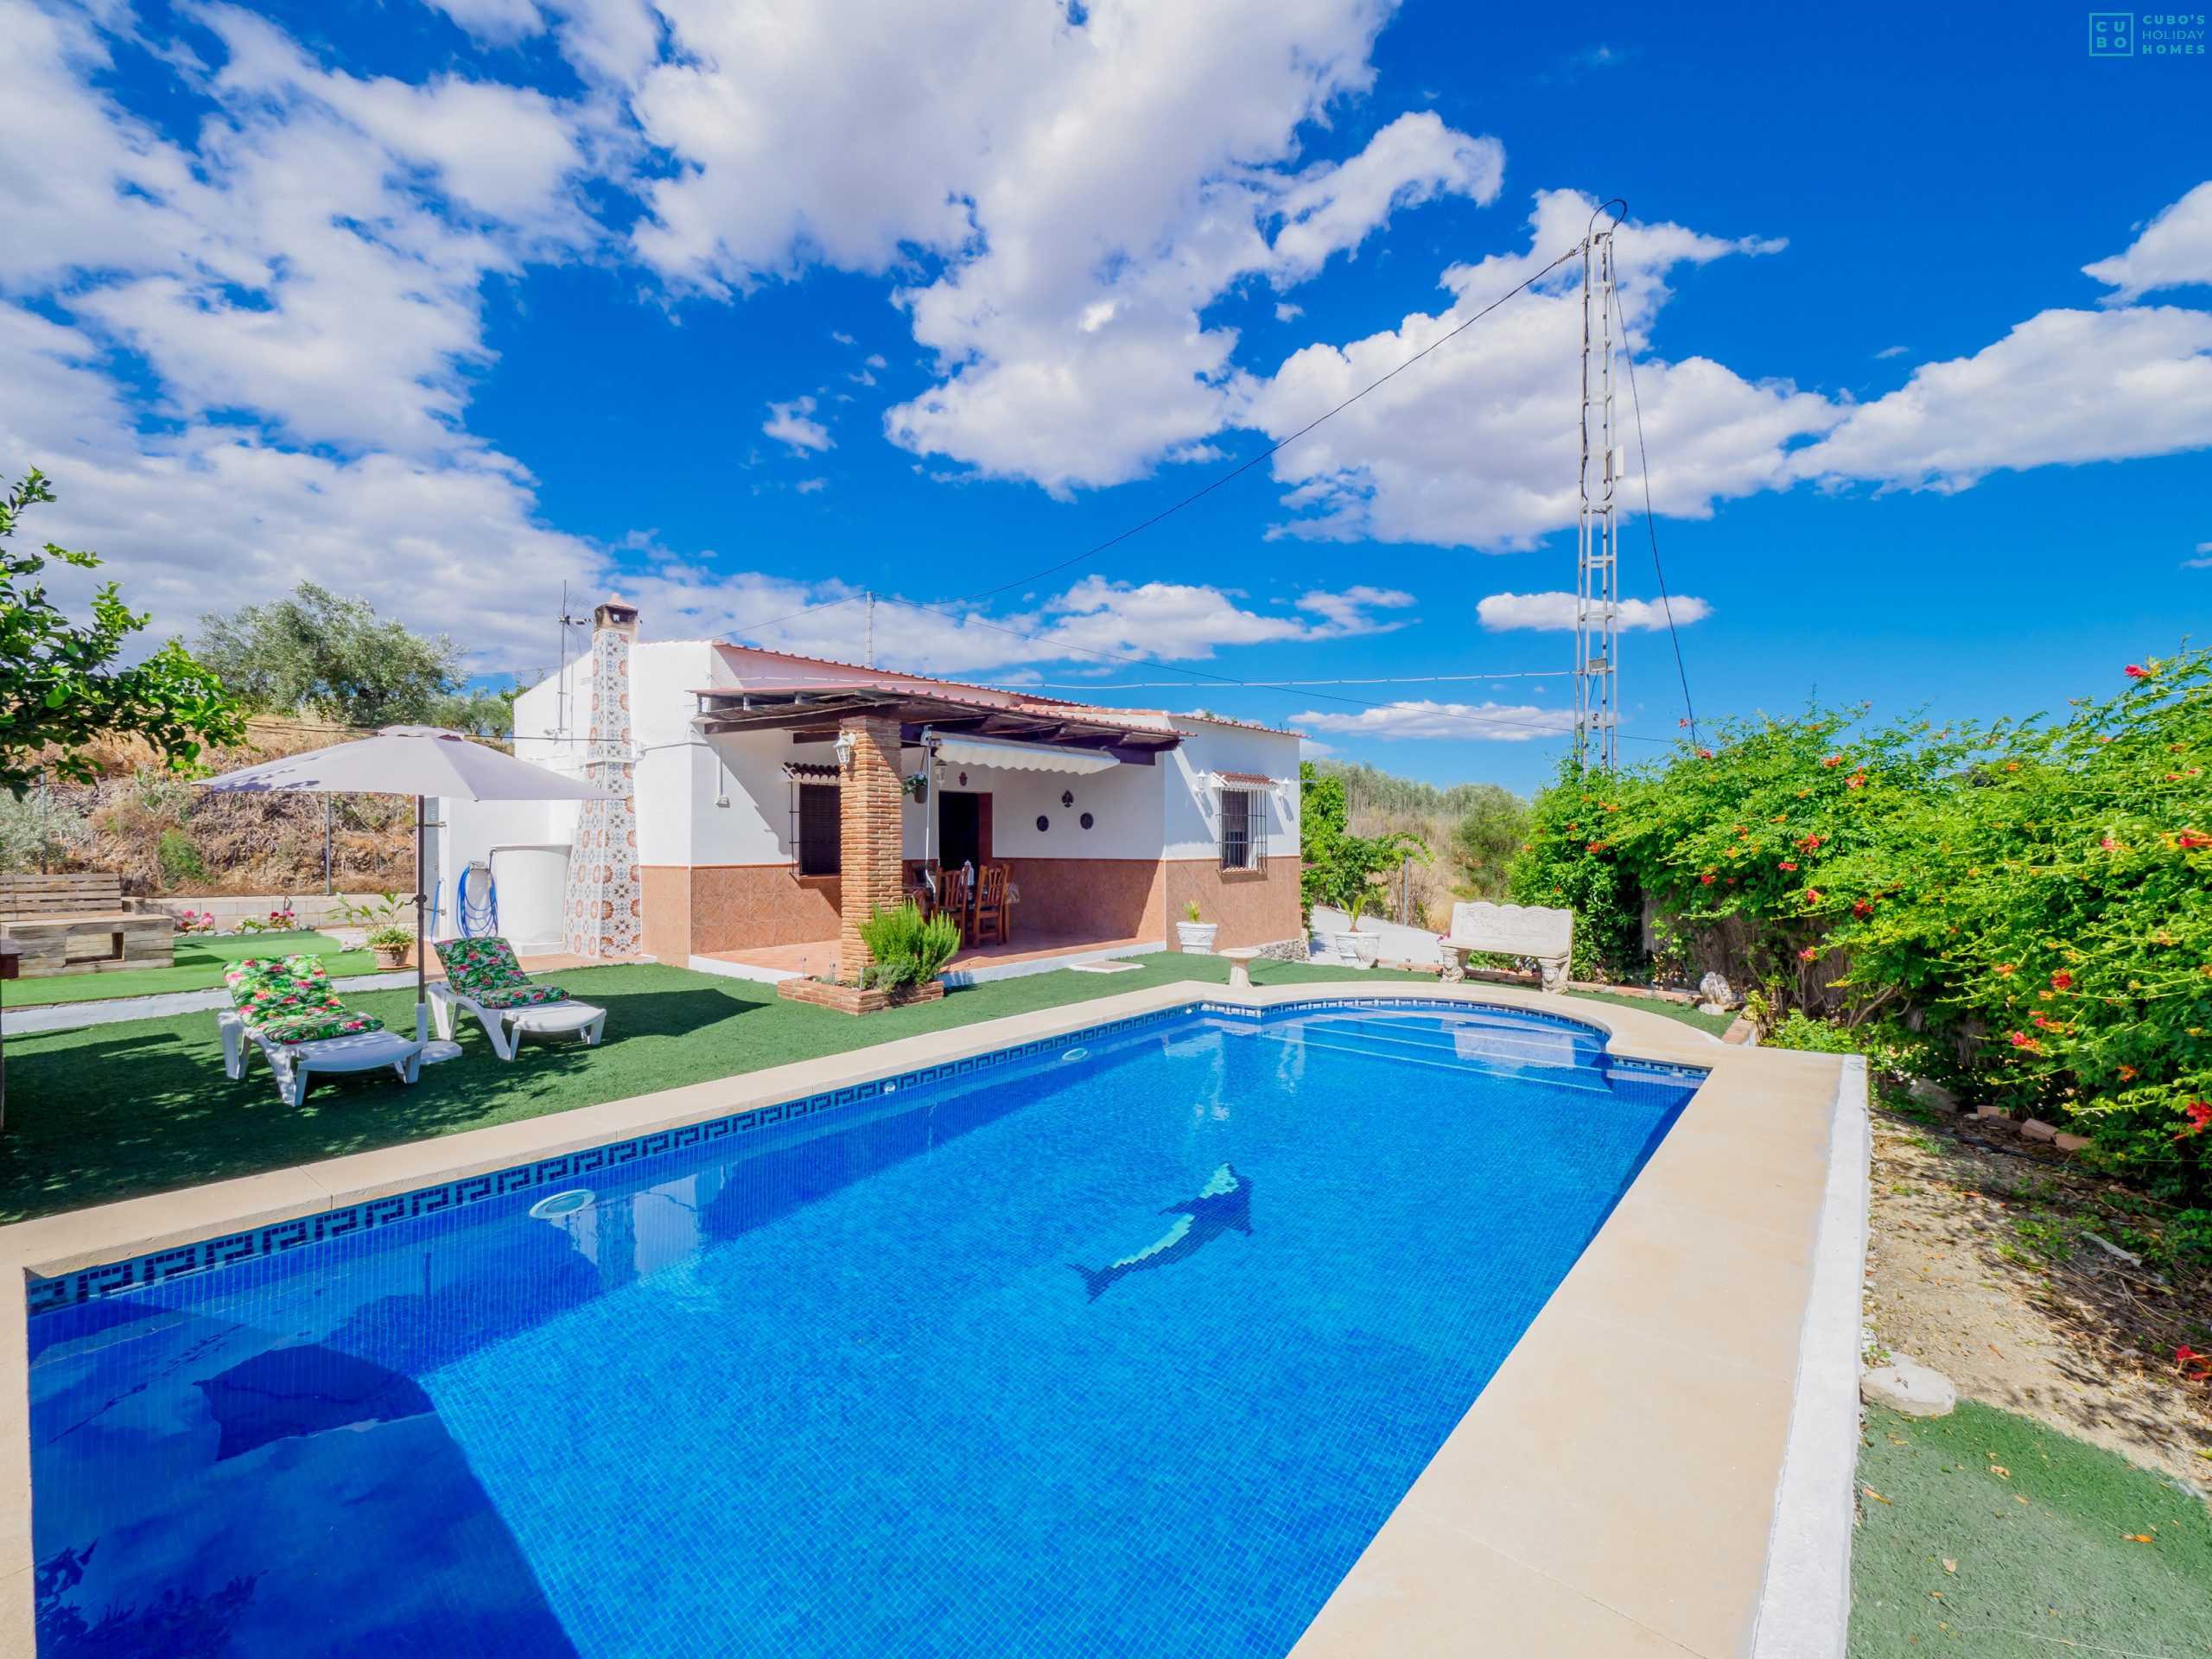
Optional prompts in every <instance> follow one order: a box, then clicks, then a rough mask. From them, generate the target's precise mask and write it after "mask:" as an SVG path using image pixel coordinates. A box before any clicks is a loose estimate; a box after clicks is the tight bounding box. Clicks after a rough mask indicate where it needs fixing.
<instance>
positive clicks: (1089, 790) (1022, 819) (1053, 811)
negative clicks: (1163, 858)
mask: <svg viewBox="0 0 2212 1659" xmlns="http://www.w3.org/2000/svg"><path fill="white" fill-rule="evenodd" d="M910 758H913V757H910ZM962 772H966V773H967V774H968V785H967V789H968V791H969V792H970V793H974V794H985V793H988V795H989V796H990V798H991V856H992V857H994V858H1157V857H1159V856H1160V789H1161V782H1162V780H1163V779H1165V778H1166V776H1167V775H1168V772H1167V768H1166V766H1163V765H1161V764H1160V763H1159V762H1157V761H1155V762H1154V764H1153V765H1151V766H1109V767H1108V768H1107V769H1106V770H1105V771H1103V772H1091V773H1090V774H1089V775H1088V776H1085V777H1077V776H1076V775H1075V774H1074V773H1072V772H1024V771H1020V770H1018V769H1016V768H1014V767H1010V766H959V765H956V764H954V763H953V762H951V761H949V760H945V761H939V762H938V774H939V777H938V785H937V786H938V788H939V789H946V790H951V791H956V792H957V791H959V790H960V788H961V785H960V783H959V778H960V774H961V773H962ZM1064 793H1065V794H1071V795H1073V796H1074V797H1075V804H1074V805H1073V806H1062V805H1061V804H1060V797H1061V795H1062V794H1064ZM907 811H908V814H909V817H911V818H912V819H913V820H914V821H915V822H916V823H918V822H919V819H920V814H919V812H918V811H917V810H915V809H914V808H913V807H912V805H911V804H910V805H909V807H908V809H907ZM1086 812H1088V813H1090V816H1091V818H1092V820H1093V822H1092V824H1091V827H1090V829H1084V828H1083V824H1082V819H1083V815H1084V813H1086ZM1040 816H1041V817H1045V818H1046V819H1047V820H1048V821H1049V823H1050V824H1051V826H1052V827H1051V828H1050V829H1044V830H1039V829H1038V828H1037V820H1038V818H1039V817H1040ZM908 855H909V856H910V857H915V858H918V857H920V856H921V852H920V849H919V847H918V845H913V846H910V848H909V851H908Z"/></svg>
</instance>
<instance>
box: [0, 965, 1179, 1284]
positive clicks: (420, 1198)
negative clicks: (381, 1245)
mask: <svg viewBox="0 0 2212 1659" xmlns="http://www.w3.org/2000/svg"><path fill="white" fill-rule="evenodd" d="M1193 1011H1194V1006H1193V1005H1185V1007H1178V1008H1162V1009H1159V1010H1157V1011H1155V1012H1154V1013H1151V1014H1135V1015H1132V1016H1131V1017H1129V1018H1128V1019H1126V1020H1114V1021H1112V1022H1111V1023H1109V1024H1106V1025H1101V1026H1090V1027H1085V1028H1084V1029H1083V1030H1081V1031H1073V1032H1069V1033H1065V1034H1064V1035H1061V1036H1058V1037H1044V1038H1039V1039H1037V1040H1036V1041H1034V1042H1028V1043H1020V1044H1017V1045H1015V1046H1014V1047H1011V1048H1001V1049H994V1050H993V1051H992V1052H989V1053H988V1054H971V1055H969V1056H968V1057H967V1058H964V1059H959V1060H948V1061H946V1062H945V1063H944V1065H932V1066H925V1067H922V1068H921V1069H919V1070H918V1071H902V1072H900V1073H899V1075H898V1076H897V1077H882V1078H879V1079H877V1080H876V1081H874V1082H873V1083H861V1084H854V1085H853V1086H852V1087H851V1088H849V1089H836V1090H826V1091H824V1092H823V1093H821V1094H815V1095H802V1096H798V1097H797V1098H795V1099H791V1100H785V1101H779V1102H776V1103H774V1104H772V1105H768V1106H759V1107H755V1108H753V1109H752V1110H750V1111H744V1112H735V1113H733V1114H731V1115H730V1116H727V1117H716V1118H709V1119H708V1120H706V1121H705V1122H699V1123H687V1124H685V1125H683V1127H681V1128H674V1129H664V1130H660V1131H658V1132H656V1133H654V1134H652V1135H639V1136H638V1137H637V1138H636V1139H634V1140H630V1141H613V1142H611V1143H610V1144H608V1145H607V1146H604V1147H592V1148H591V1149H590V1150H589V1151H587V1152H577V1153H569V1154H564V1155H563V1156H561V1157H558V1158H543V1159H540V1160H537V1161H536V1162H534V1163H528V1164H521V1165H518V1166H515V1167H514V1168H512V1169H501V1170H493V1171H491V1172H489V1173H486V1174H482V1175H471V1176H467V1177H466V1178H464V1179H461V1180H457V1181H448V1182H444V1183H442V1185H436V1186H426V1187H423V1188H420V1189H419V1190H417V1191H416V1192H397V1193H394V1194H393V1195H392V1196H391V1197H390V1198H372V1199H371V1200H369V1201H368V1202H367V1203H365V1204H349V1205H340V1207H338V1208H337V1209H335V1210H326V1211H321V1213H319V1214H316V1215H312V1216H301V1217H296V1218H295V1219H293V1220H290V1221H280V1222H273V1223H270V1224H267V1225H265V1226H261V1227H256V1228H251V1229H249V1230H245V1231H243V1232H237V1233H226V1234H224V1235H223V1236H220V1237H217V1238H206V1239H200V1240H197V1241H195V1242H194V1243H189V1244H180V1245H177V1246H175V1248H173V1249H166V1250H156V1251H154V1252H151V1253H150V1254H148V1255H137V1256H132V1257H130V1259H129V1260H127V1261H123V1262H104V1263H102V1264H101V1265H99V1266H98V1267H92V1268H79V1270H77V1271H76V1272H74V1273H67V1274H62V1275H60V1277H58V1278H54V1279H39V1278H33V1279H31V1280H30V1281H29V1287H28V1289H27V1293H26V1304H27V1306H28V1309H29V1313H30V1314H31V1316H32V1317H34V1318H35V1317H36V1316H37V1315H39V1314H41V1313H57V1312H59V1311H60V1310H61V1309H63V1308H67V1307H74V1306H77V1305H78V1304H79V1302H87V1301H92V1300H98V1299H99V1298H101V1297H105V1296H114V1295H118V1294H122V1293H124V1292H126V1291H132V1290H143V1289H144V1288H145V1287H148V1286H149V1285H157V1284H165V1283H167V1282H168V1281H171V1280H174V1279H181V1278H184V1277H186V1276H187V1275H188V1274H202V1273H208V1272H211V1271H213V1270H214V1269H217V1268H227V1267H234V1266H236V1265H238V1263H240V1262H254V1261H258V1260H263V1259H265V1258H267V1257H270V1256H274V1255H283V1254H284V1253H285V1252H286V1251H289V1250H296V1249H300V1248H302V1246H304V1245H308V1244H319V1243H323V1242H325V1241H326V1240H332V1239H340V1238H345V1237H347V1236H353V1235H358V1234H362V1233H366V1232H370V1231H372V1230H374V1229H376V1228H378V1227H389V1226H391V1225H392V1224H394V1223H396V1222H402V1221H412V1220H414V1219H416V1218H417V1217H423V1216H434V1215H436V1214H438V1213H440V1212H441V1211H449V1210H456V1209H460V1208H463V1207H465V1206H467V1205H473V1204H483V1203H486V1202H487V1201H488V1200H490V1199H493V1198H505V1197H506V1196H507V1195H508V1194H510V1193H513V1192H528V1191H530V1190H531V1189H532V1188H536V1187H547V1186H555V1185H559V1184H561V1183H563V1182H567V1181H570V1180H573V1179H575V1178H577V1177H579V1176H582V1175H590V1174H594V1173H598V1172H600V1171H602V1170H609V1169H619V1168H620V1167H622V1166H625V1165H627V1164H634V1163H638V1162H639V1161H641V1160H646V1159H652V1158H658V1157H662V1156H664V1155H665V1154H670V1153H677V1152H683V1151H686V1150H689V1149H690V1148H692V1147H702V1146H708V1145H711V1144H712V1143H713V1142H715V1141H726V1140H730V1139H732V1138H734V1137H736V1136H740V1135H747V1134H749V1133H751V1132H752V1131H753V1130H755V1129H762V1128H768V1127H770V1126H771V1125H773V1124H778V1123H788V1122H793V1121H794V1120H796V1119H798V1118H803V1117H812V1116H816V1115H817V1114H818V1113H822V1112H830V1111H835V1110H836V1109H839V1108H842V1107H852V1106H857V1105H860V1104H861V1103H865V1102H868V1101H874V1100H878V1099H880V1098H881V1097H883V1096H886V1095H892V1094H896V1093H898V1092H899V1091H900V1090H906V1089H915V1088H921V1087H924V1086H925V1085H927V1084H933V1083H944V1082H948V1081H950V1080H953V1079H957V1078H959V1077H968V1076H971V1075H973V1074H974V1073H976V1072H979V1071H991V1070H994V1069H995V1068H997V1067H999V1066H1003V1065H1013V1064H1014V1063H1016V1062H1018V1061H1021V1060H1028V1059H1036V1058H1041V1057H1044V1056H1046V1055H1050V1054H1054V1053H1058V1052H1060V1051H1061V1050H1063V1049H1066V1048H1070V1047H1073V1046H1076V1045H1077V1044H1081V1043H1084V1042H1102V1041H1104V1040H1105V1039H1109V1038H1113V1037H1119V1036H1122V1035H1126V1034H1127V1033H1131V1032H1135V1031H1140V1030H1142V1029H1144V1028H1146V1027H1151V1026H1157V1025H1163V1024H1165V1023H1166V1022H1167V1021H1169V1020H1176V1019H1180V1018H1182V1017H1183V1016H1185V1015H1186V1014H1191V1013H1192V1012H1193Z"/></svg>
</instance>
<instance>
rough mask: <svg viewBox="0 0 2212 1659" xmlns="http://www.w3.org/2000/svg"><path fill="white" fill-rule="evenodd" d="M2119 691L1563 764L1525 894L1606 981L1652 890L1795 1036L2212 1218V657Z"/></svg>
mask: <svg viewBox="0 0 2212 1659" xmlns="http://www.w3.org/2000/svg"><path fill="white" fill-rule="evenodd" d="M2127 682H2128V683H2127V685H2126V690H2123V691H2121V692H2120V694H2119V695H2117V696H2112V697H2108V698H2105V699H2102V700H2095V701H2092V700H2087V699H2085V700H2083V701H2082V702H2079V703H2078V704H2076V705H2075V707H2074V708H2072V709H2069V711H2068V712H2067V713H2066V714H2064V715H2063V716H2060V717H2056V718H2046V717H2044V716H2040V715H2039V716H2036V717H2033V718H2031V719H2028V720H2024V721H1999V722H1996V723H1995V724H1993V725H1961V726H1957V727H1948V728H1933V727H1931V726H1930V725H1929V723H1928V722H1927V721H1919V720H1908V721H1902V722H1899V723H1897V724H1894V725H1891V726H1888V727H1883V728H1876V727H1872V726H1871V725H1870V724H1868V723H1867V721H1866V711H1865V710H1864V709H1852V710H1828V709H1817V708H1815V709H1810V710H1808V711H1807V713H1806V715H1804V716H1803V717H1802V718H1800V719H1797V720H1778V719H1773V718H1770V717H1764V716H1762V717H1760V718H1758V719H1754V720H1745V721H1730V722H1726V723H1724V724H1722V725H1720V726H1719V727H1717V728H1713V735H1712V736H1711V737H1710V738H1709V739H1708V740H1707V742H1706V743H1704V744H1694V743H1684V744H1682V745H1681V747H1678V748H1677V749H1676V750H1675V753H1673V754H1672V755H1670V756H1669V757H1667V758H1665V759H1663V760H1658V761H1656V762H1654V763H1652V764H1650V765H1649V766H1638V767H1631V768H1627V769H1624V770H1622V771H1618V772H1610V773H1605V774H1602V775H1600V774H1594V773H1593V774H1590V775H1587V776H1586V775H1584V774H1582V773H1580V772H1576V771H1574V770H1573V766H1572V765H1571V764H1570V765H1569V766H1567V768H1566V769H1565V770H1563V771H1562V772H1561V773H1560V777H1559V779H1558V780H1557V781H1556V782H1555V783H1554V785H1553V786H1552V787H1551V788H1549V789H1548V790H1546V791H1543V793H1542V794H1541V795H1540V796H1539V797H1538V798H1537V801H1536V803H1535V808H1534V810H1533V812H1532V824H1531V828H1530V830H1529V838H1528V840H1527V842H1524V844H1523V851H1522V854H1521V855H1520V856H1519V857H1518V858H1517V859H1516V861H1515V862H1514V866H1513V873H1512V874H1513V893H1514V897H1515V899H1516V900H1518V901H1519V902H1521V903H1523V904H1551V905H1559V904H1565V905H1567V906H1570V907H1572V908H1573V911H1574V912H1575V916H1576V964H1575V965H1576V968H1577V970H1578V971H1582V970H1584V965H1585V963H1590V964H1592V965H1595V966H1601V967H1603V968H1605V969H1607V970H1609V971H1611V972H1612V973H1614V974H1616V975H1618V974H1620V973H1623V972H1626V971H1633V970H1635V969H1637V967H1638V966H1640V965H1641V963H1642V961H1643V953H1642V907H1643V900H1644V898H1645V896H1646V895H1647V894H1649V895H1650V896H1651V897H1652V899H1654V901H1655V903H1656V907H1657V909H1658V911H1659V912H1660V913H1661V914H1662V915H1663V916H1665V917H1666V918H1668V926H1669V930H1670V931H1672V932H1673V933H1674V934H1675V935H1676V936H1678V937H1680V938H1682V939H1683V940H1684V941H1685V944H1688V945H1691V946H1694V945H1697V944H1700V941H1702V942H1703V943H1704V944H1706V945H1707V947H1708V949H1709V950H1725V952H1726V954H1727V956H1728V963H1729V965H1728V973H1729V977H1730V978H1731V979H1732V980H1734V981H1737V982H1751V983H1756V984H1758V985H1759V986H1760V987H1762V988H1763V994H1764V995H1766V996H1767V997H1768V999H1769V1001H1770V1005H1771V1007H1772V1008H1773V1011H1774V1014H1775V1016H1776V1018H1777V1020H1778V1022H1779V1024H1780V1025H1781V1027H1783V1028H1784V1029H1789V1030H1794V1029H1799V1028H1797V1027H1791V1026H1790V1025H1789V1014H1791V1013H1792V1012H1793V1011H1796V1012H1798V1013H1800V1014H1803V1015H1805V1016H1807V1017H1808V1021H1809V1022H1811V1023H1813V1024H1818V1023H1820V1022H1822V1021H1826V1022H1827V1024H1828V1025H1829V1026H1831V1027H1839V1028H1841V1029H1842V1030H1844V1031H1845V1032H1847V1033H1849V1034H1850V1039H1851V1042H1852V1045H1853V1047H1854V1048H1856V1049H1857V1050H1858V1051H1859V1052H1866V1053H1867V1054H1869V1056H1870V1058H1881V1061H1882V1063H1883V1064H1884V1065H1885V1066H1888V1067H1890V1069H1895V1070H1900V1071H1910V1072H1911V1073H1912V1074H1913V1075H1917V1076H1923V1077H1931V1078H1933V1079H1935V1080H1936V1081H1937V1082H1940V1083H1942V1084H1945V1085H1946V1086H1948V1087H1950V1088H1953V1089H1955V1090H1958V1091H1959V1092H1960V1093H1961V1095H1962V1096H1965V1097H1967V1098H1968V1099H1978V1100H1984V1101H1993V1102H1995V1103H2000V1104H2005V1105H2008V1106H2011V1107H2013V1108H2015V1109H2018V1108H2030V1109H2034V1110H2036V1111H2037V1112H2039V1113H2040V1114H2041V1115H2042V1116H2045V1117H2046V1118H2055V1119H2057V1120H2060V1121H2064V1120H2068V1119H2070V1120H2072V1122H2073V1126H2074V1127H2075V1128H2076V1129H2078V1130H2079V1131H2080V1132H2081V1133H2082V1134H2084V1135H2088V1136H2089V1137H2090V1138H2091V1140H2092V1141H2093V1143H2094V1146H2093V1148H2092V1150H2091V1151H2090V1152H2089V1153H2088V1154H2084V1156H2085V1157H2086V1158H2088V1159H2089V1160H2091V1161H2092V1162H2094V1163H2096V1164H2098V1165H2100V1166H2102V1167H2105V1168H2107V1169H2108V1170H2112V1171H2113V1172H2115V1173H2127V1174H2130V1175H2133V1176H2134V1177H2136V1178H2138V1179H2142V1180H2144V1181H2145V1182H2147V1183H2149V1184H2150V1185H2151V1186H2152V1190H2154V1191H2156V1192H2158V1193H2160V1194H2161V1195H2162V1196H2163V1197H2165V1198H2170V1199H2173V1200H2176V1201H2181V1202H2185V1203H2190V1204H2192V1205H2196V1206H2197V1207H2199V1208H2201V1207H2202V1203H2203V1200H2204V1199H2205V1198H2207V1197H2208V1196H2212V1034H2208V1033H2212V791H2208V789H2207V787H2206V785H2207V773H2208V771H2212V653H2208V652H2202V651H2193V652H2183V653H2180V654H2178V655H2177V656H2175V657H2173V658H2169V659H2167V660H2165V661H2163V662H2158V661H2154V662H2151V663H2148V664H2131V665H2130V666H2129V668H2128V670H2127ZM1770 1040H1771V1039H1770ZM1808 1040H1810V1039H1809V1038H1808ZM1818 1040H1820V1041H1821V1042H1823V1043H1825V1042H1827V1041H1829V1040H1832V1039H1829V1038H1827V1037H1826V1036H1821V1037H1820V1038H1819V1039H1818ZM1891 1056H1894V1057H1895V1062H1894V1064H1893V1065H1892V1062H1891V1058H1889V1057H1891Z"/></svg>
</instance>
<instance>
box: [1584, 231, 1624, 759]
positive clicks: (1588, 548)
mask: <svg viewBox="0 0 2212 1659" xmlns="http://www.w3.org/2000/svg"><path fill="white" fill-rule="evenodd" d="M1615 225H1618V220H1616V221H1615ZM1613 228H1614V227H1613V226H1607V227H1606V228H1605V230H1602V231H1599V230H1596V229H1594V228H1593V229H1592V232H1591V233H1590V238H1589V239H1588V240H1587V241H1586V242H1584V243H1583V245H1582V476H1581V490H1582V504H1581V515H1580V524H1579V525H1578V529H1577V542H1576V551H1577V554H1578V556H1579V559H1580V569H1579V570H1578V572H1577V575H1576V580H1575V591H1574V758H1575V760H1576V761H1577V762H1578V763H1579V764H1580V765H1581V766H1583V767H1584V768H1586V769H1588V768H1592V767H1596V768H1599V769H1610V768H1611V766H1613V764H1614V762H1615V760H1616V758H1617V757H1616V755H1615V753H1614V750H1615V741H1614V734H1615V732H1616V731H1617V730H1618V727H1619V724H1620V702H1619V698H1620V690H1619V687H1620V673H1619V660H1620V659H1619V658H1618V655H1617V654H1616V652H1617V646H1618V622H1619V618H1620V560H1619V556H1618V554H1619V547H1618V539H1617V537H1616V535H1615V524H1614V518H1615V514H1614V512H1613V486H1614V485H1615V484H1616V482H1618V480H1619V477H1620V474H1621V473H1622V472H1623V470H1624V467H1623V462H1624V460H1625V459H1626V452H1625V451H1624V450H1622V449H1620V448H1617V447H1616V446H1615V444H1614V442H1613V333H1612V317H1613Z"/></svg>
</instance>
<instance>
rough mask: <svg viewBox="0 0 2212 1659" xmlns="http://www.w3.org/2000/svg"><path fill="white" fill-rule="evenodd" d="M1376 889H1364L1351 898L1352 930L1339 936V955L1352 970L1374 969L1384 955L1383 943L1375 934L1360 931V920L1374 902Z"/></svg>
mask: <svg viewBox="0 0 2212 1659" xmlns="http://www.w3.org/2000/svg"><path fill="white" fill-rule="evenodd" d="M1374 898H1375V889H1374V888H1372V887H1363V888H1361V889H1360V890H1359V891H1358V892H1357V893H1354V894H1353V895H1352V898H1351V931H1349V932H1345V933H1339V934H1338V935H1337V955H1338V957H1341V958H1343V960H1344V964H1345V965H1346V966H1347V967H1351V968H1372V967H1373V966H1374V965H1375V964H1376V962H1377V961H1379V960H1380V959H1381V957H1382V955H1383V941H1382V939H1381V938H1379V937H1378V936H1376V934H1373V933H1363V932H1361V931H1359V918H1361V917H1362V916H1363V915H1364V914H1365V913H1366V911H1367V906H1369V905H1370V903H1372V902H1373V900H1374Z"/></svg>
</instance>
